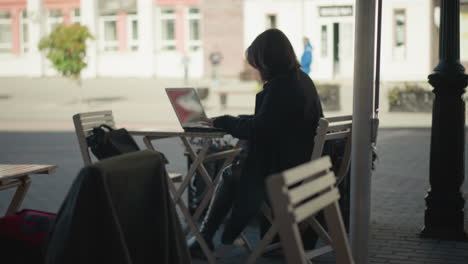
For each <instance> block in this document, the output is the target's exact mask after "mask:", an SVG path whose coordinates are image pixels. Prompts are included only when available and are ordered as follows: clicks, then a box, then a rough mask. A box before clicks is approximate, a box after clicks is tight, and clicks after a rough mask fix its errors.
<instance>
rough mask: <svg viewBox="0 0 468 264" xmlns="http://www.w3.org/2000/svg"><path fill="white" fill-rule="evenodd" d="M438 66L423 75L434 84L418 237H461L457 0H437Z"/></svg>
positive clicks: (461, 76) (461, 84) (462, 78)
mask: <svg viewBox="0 0 468 264" xmlns="http://www.w3.org/2000/svg"><path fill="white" fill-rule="evenodd" d="M439 37H440V40H439V45H440V46H439V59H440V61H439V64H438V65H437V67H436V68H435V69H434V73H432V74H431V75H429V83H430V84H431V85H432V87H434V90H433V92H434V94H435V99H434V106H433V109H432V132H431V154H430V171H429V181H430V185H431V187H430V189H429V191H428V193H427V196H426V199H425V200H426V211H425V216H424V225H425V226H424V228H423V230H422V232H421V236H422V237H427V238H435V239H447V240H466V239H467V235H466V233H465V231H464V228H463V221H464V213H463V208H464V206H465V199H464V198H463V194H462V193H461V191H460V188H461V186H462V184H463V180H464V178H465V164H464V161H465V102H464V101H463V99H462V96H463V94H464V93H465V87H466V86H467V75H466V74H465V68H464V67H463V66H462V65H461V64H460V1H459V0H441V21H440V35H439Z"/></svg>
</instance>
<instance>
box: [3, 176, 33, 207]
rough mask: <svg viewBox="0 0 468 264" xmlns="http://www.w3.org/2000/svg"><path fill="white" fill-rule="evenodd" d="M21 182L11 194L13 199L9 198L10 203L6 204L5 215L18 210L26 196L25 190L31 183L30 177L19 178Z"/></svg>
mask: <svg viewBox="0 0 468 264" xmlns="http://www.w3.org/2000/svg"><path fill="white" fill-rule="evenodd" d="M21 182H22V183H21V184H20V185H18V187H17V188H16V192H15V194H14V196H13V199H12V200H11V203H10V205H9V206H8V210H7V212H6V215H12V214H15V213H16V212H18V210H19V208H20V207H21V204H22V203H23V200H24V197H25V196H26V192H27V191H28V189H29V186H30V185H31V178H29V176H26V177H25V178H24V179H21Z"/></svg>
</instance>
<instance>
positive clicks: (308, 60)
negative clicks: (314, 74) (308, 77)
mask: <svg viewBox="0 0 468 264" xmlns="http://www.w3.org/2000/svg"><path fill="white" fill-rule="evenodd" d="M303 41H304V53H302V56H301V70H302V71H303V72H305V73H307V74H309V73H310V65H311V64H312V45H311V44H310V41H309V39H308V38H304V39H303Z"/></svg>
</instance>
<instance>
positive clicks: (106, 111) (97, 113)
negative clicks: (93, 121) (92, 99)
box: [78, 110, 112, 119]
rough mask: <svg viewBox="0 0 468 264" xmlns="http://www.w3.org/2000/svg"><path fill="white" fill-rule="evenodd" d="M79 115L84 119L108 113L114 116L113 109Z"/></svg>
mask: <svg viewBox="0 0 468 264" xmlns="http://www.w3.org/2000/svg"><path fill="white" fill-rule="evenodd" d="M78 115H79V116H80V118H82V119H83V118H91V117H96V116H106V115H110V116H112V111H111V110H104V111H97V112H88V113H79V114H78Z"/></svg>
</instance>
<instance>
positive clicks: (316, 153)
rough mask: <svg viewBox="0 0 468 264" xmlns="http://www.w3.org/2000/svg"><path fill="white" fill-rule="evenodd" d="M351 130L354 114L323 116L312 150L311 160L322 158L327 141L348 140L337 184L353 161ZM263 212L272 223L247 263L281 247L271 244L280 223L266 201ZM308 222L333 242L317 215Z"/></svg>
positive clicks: (324, 249)
mask: <svg viewBox="0 0 468 264" xmlns="http://www.w3.org/2000/svg"><path fill="white" fill-rule="evenodd" d="M351 131H352V116H350V115H348V116H337V117H330V118H321V119H320V120H319V125H318V127H317V132H316V135H315V137H314V149H313V150H312V157H311V160H315V159H318V158H320V157H321V156H322V155H323V148H324V145H325V142H326V141H329V140H335V139H343V140H345V141H346V143H345V148H344V153H343V160H342V161H341V163H340V165H339V167H338V172H337V174H336V177H337V180H336V186H338V185H339V184H340V183H342V182H343V180H344V179H345V177H346V175H347V173H348V169H349V165H350V162H351V159H350V158H351ZM261 212H262V214H263V215H264V216H265V217H266V219H267V220H268V221H269V222H270V223H271V224H272V225H271V227H270V229H269V230H268V231H267V232H266V234H265V235H264V236H263V238H262V240H261V241H260V243H259V244H258V245H257V247H256V248H255V249H254V251H253V252H252V254H251V255H250V256H249V258H248V260H247V263H248V264H253V263H255V262H256V260H257V259H258V258H259V257H260V256H261V255H262V254H263V253H265V252H268V251H271V250H274V249H276V248H278V247H280V244H279V243H274V244H270V243H271V242H272V240H273V238H274V237H275V235H276V234H277V233H278V224H277V223H276V222H275V219H274V218H273V214H272V210H271V208H270V206H268V205H267V204H266V203H264V204H263V205H262V207H261ZM306 222H307V224H308V225H310V227H311V228H312V229H313V230H314V231H315V232H316V233H317V235H318V236H319V238H320V239H321V240H323V241H324V242H325V243H326V244H330V243H331V239H330V236H329V235H328V233H327V232H326V231H325V229H324V228H323V226H322V225H321V224H320V223H319V222H318V221H317V219H316V218H315V217H311V218H309V219H307V220H306ZM331 250H332V248H331V247H330V246H328V245H327V246H324V247H321V248H319V249H315V250H314V251H311V252H309V253H310V254H309V256H311V258H312V256H313V257H317V256H320V255H323V254H325V253H328V252H330V251H331Z"/></svg>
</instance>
